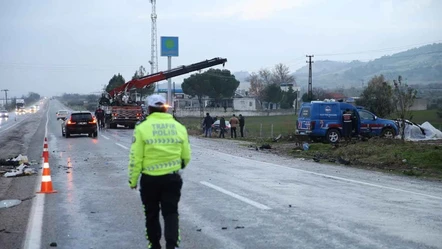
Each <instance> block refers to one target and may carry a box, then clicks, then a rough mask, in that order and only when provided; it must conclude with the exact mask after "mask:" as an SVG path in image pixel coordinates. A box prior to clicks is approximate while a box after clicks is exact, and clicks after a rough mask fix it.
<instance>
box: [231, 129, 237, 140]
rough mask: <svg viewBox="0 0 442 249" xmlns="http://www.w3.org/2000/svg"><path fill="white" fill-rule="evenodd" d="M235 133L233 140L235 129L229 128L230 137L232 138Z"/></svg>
mask: <svg viewBox="0 0 442 249" xmlns="http://www.w3.org/2000/svg"><path fill="white" fill-rule="evenodd" d="M234 133H235V138H236V127H232V128H230V137H231V138H233V134H234Z"/></svg>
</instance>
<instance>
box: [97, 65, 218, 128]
mask: <svg viewBox="0 0 442 249" xmlns="http://www.w3.org/2000/svg"><path fill="white" fill-rule="evenodd" d="M226 62H227V59H224V58H219V57H217V58H213V59H211V60H205V61H201V62H198V63H195V64H191V65H187V66H180V67H177V68H173V69H171V70H167V71H162V72H158V73H153V74H150V75H147V76H144V77H141V78H139V79H133V80H130V81H128V82H126V83H125V84H123V85H121V86H119V87H116V88H114V89H112V90H110V91H109V92H107V93H105V94H104V95H103V96H102V98H101V100H100V105H101V106H102V108H103V110H104V111H105V113H106V119H105V122H106V127H107V128H117V125H124V126H126V127H129V128H134V127H135V124H136V123H137V122H138V121H140V120H141V119H142V116H143V109H142V107H141V104H142V103H143V102H142V101H136V100H133V99H131V98H130V97H129V96H128V94H127V92H128V91H129V90H131V89H134V88H135V89H142V88H145V87H147V86H149V85H151V84H154V83H156V82H159V81H162V80H166V79H169V78H172V77H176V76H180V75H183V74H187V73H190V72H194V71H199V70H202V69H205V68H209V67H213V66H216V65H221V64H222V65H223V66H224V64H225V63H226ZM105 95H108V96H105ZM169 104H170V103H169Z"/></svg>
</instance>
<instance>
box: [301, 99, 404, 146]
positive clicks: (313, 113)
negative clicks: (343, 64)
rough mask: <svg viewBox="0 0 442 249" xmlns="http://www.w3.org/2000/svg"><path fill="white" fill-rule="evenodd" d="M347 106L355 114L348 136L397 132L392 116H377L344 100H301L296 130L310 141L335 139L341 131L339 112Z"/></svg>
mask: <svg viewBox="0 0 442 249" xmlns="http://www.w3.org/2000/svg"><path fill="white" fill-rule="evenodd" d="M347 109H349V110H350V111H351V112H353V114H354V117H355V118H354V121H353V126H354V127H355V129H354V132H353V133H352V136H358V135H361V136H366V137H373V136H381V137H387V138H394V137H395V136H396V135H397V134H398V132H399V131H398V127H397V125H396V123H395V122H394V121H393V120H388V119H382V118H378V117H377V116H376V115H375V114H373V113H371V112H369V111H368V110H365V109H364V108H362V107H355V106H353V105H351V104H348V103H345V102H328V101H312V102H309V103H303V104H302V106H301V108H300V110H299V113H298V121H297V122H296V134H297V135H305V136H309V137H310V138H311V139H312V140H314V141H321V140H322V141H325V142H329V143H336V142H338V141H339V140H340V139H341V136H342V134H343V132H342V129H343V126H342V114H343V113H344V111H345V110H347Z"/></svg>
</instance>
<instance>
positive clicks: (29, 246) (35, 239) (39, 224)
mask: <svg viewBox="0 0 442 249" xmlns="http://www.w3.org/2000/svg"><path fill="white" fill-rule="evenodd" d="M47 106H48V110H47V112H46V126H45V138H46V137H47V136H48V123H49V109H50V102H48V103H47ZM42 163H43V160H42ZM41 178H42V175H41V174H39V176H38V177H37V183H36V184H35V192H37V191H38V189H39V186H40V184H41ZM44 207H45V194H37V195H36V196H35V199H33V201H32V206H31V213H30V215H29V221H28V226H27V228H26V237H25V241H24V247H23V248H24V249H40V245H41V235H42V229H43V216H44V211H45V208H44Z"/></svg>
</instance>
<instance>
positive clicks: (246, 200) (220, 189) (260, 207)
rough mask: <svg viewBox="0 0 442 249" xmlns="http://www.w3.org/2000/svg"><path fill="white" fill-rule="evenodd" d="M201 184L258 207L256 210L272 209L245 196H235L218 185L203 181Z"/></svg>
mask: <svg viewBox="0 0 442 249" xmlns="http://www.w3.org/2000/svg"><path fill="white" fill-rule="evenodd" d="M200 183H201V184H202V185H205V186H207V187H209V188H212V189H215V190H217V191H219V192H221V193H223V194H226V195H229V196H231V197H233V198H235V199H238V200H240V201H242V202H245V203H247V204H249V205H252V206H254V207H256V208H259V209H262V210H269V209H271V208H270V207H268V206H266V205H264V204H261V203H258V202H256V201H252V200H250V199H249V198H246V197H244V196H240V195H238V194H235V193H233V192H230V191H228V190H226V189H223V188H221V187H218V186H216V185H213V184H211V183H208V182H204V181H202V182H200Z"/></svg>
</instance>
